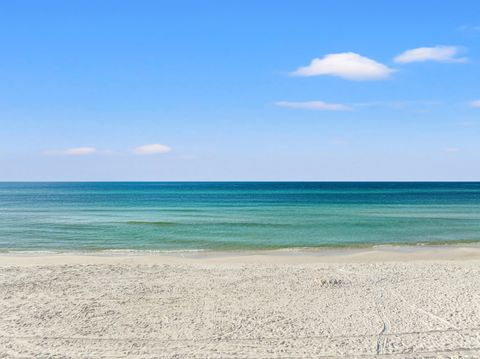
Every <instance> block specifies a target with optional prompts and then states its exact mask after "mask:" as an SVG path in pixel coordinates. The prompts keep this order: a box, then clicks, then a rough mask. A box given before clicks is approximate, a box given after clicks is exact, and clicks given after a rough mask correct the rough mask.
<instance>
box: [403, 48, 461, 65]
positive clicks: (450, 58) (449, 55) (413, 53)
mask: <svg viewBox="0 0 480 359" xmlns="http://www.w3.org/2000/svg"><path fill="white" fill-rule="evenodd" d="M459 53H460V48H459V47H457V46H434V47H418V48H416V49H411V50H407V51H405V52H403V53H401V54H400V55H398V56H397V57H395V58H394V61H395V62H396V63H401V64H406V63H410V62H425V61H436V62H465V61H467V59H466V58H465V57H457V55H458V54H459Z"/></svg>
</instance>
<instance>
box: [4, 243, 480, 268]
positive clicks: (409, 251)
mask: <svg viewBox="0 0 480 359" xmlns="http://www.w3.org/2000/svg"><path fill="white" fill-rule="evenodd" d="M435 260H440V261H442V260H480V245H478V244H471V245H457V244H452V245H428V246H423V245H416V246H403V245H402V246H398V245H379V246H373V247H368V248H343V247H342V248H288V249H272V250H239V251H208V250H206V251H170V252H164V251H158V252H157V251H151V250H145V251H143V250H133V251H131V250H125V251H124V250H114V251H96V252H95V251H83V252H80V251H72V252H47V251H38V252H34V251H32V252H30V251H22V252H20V251H18V252H5V253H0V266H12V265H13V266H15V265H19V266H26V265H27V266H32V265H67V264H132V265H137V264H150V265H154V264H307V263H381V262H411V261H435Z"/></svg>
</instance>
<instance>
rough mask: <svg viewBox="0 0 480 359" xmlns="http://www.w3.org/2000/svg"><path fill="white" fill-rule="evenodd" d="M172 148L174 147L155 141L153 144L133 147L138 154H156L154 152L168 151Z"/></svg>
mask: <svg viewBox="0 0 480 359" xmlns="http://www.w3.org/2000/svg"><path fill="white" fill-rule="evenodd" d="M171 150H172V149H171V148H170V147H168V146H166V145H161V144H158V143H154V144H151V145H144V146H140V147H136V148H134V149H133V153H136V154H137V155H154V154H162V153H168V152H170V151H171Z"/></svg>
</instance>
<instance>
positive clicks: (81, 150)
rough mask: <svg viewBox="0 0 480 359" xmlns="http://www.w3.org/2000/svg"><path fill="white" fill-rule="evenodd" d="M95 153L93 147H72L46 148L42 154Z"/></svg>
mask: <svg viewBox="0 0 480 359" xmlns="http://www.w3.org/2000/svg"><path fill="white" fill-rule="evenodd" d="M95 153H97V149H96V148H95V147H73V148H66V149H63V150H48V151H45V152H44V153H43V154H45V155H51V156H87V155H93V154H95Z"/></svg>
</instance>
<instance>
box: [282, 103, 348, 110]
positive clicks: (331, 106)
mask: <svg viewBox="0 0 480 359" xmlns="http://www.w3.org/2000/svg"><path fill="white" fill-rule="evenodd" d="M275 105H277V106H279V107H287V108H298V109H304V110H324V111H348V110H351V108H350V107H348V106H347V105H343V104H341V103H327V102H323V101H307V102H289V101H279V102H276V103H275Z"/></svg>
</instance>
